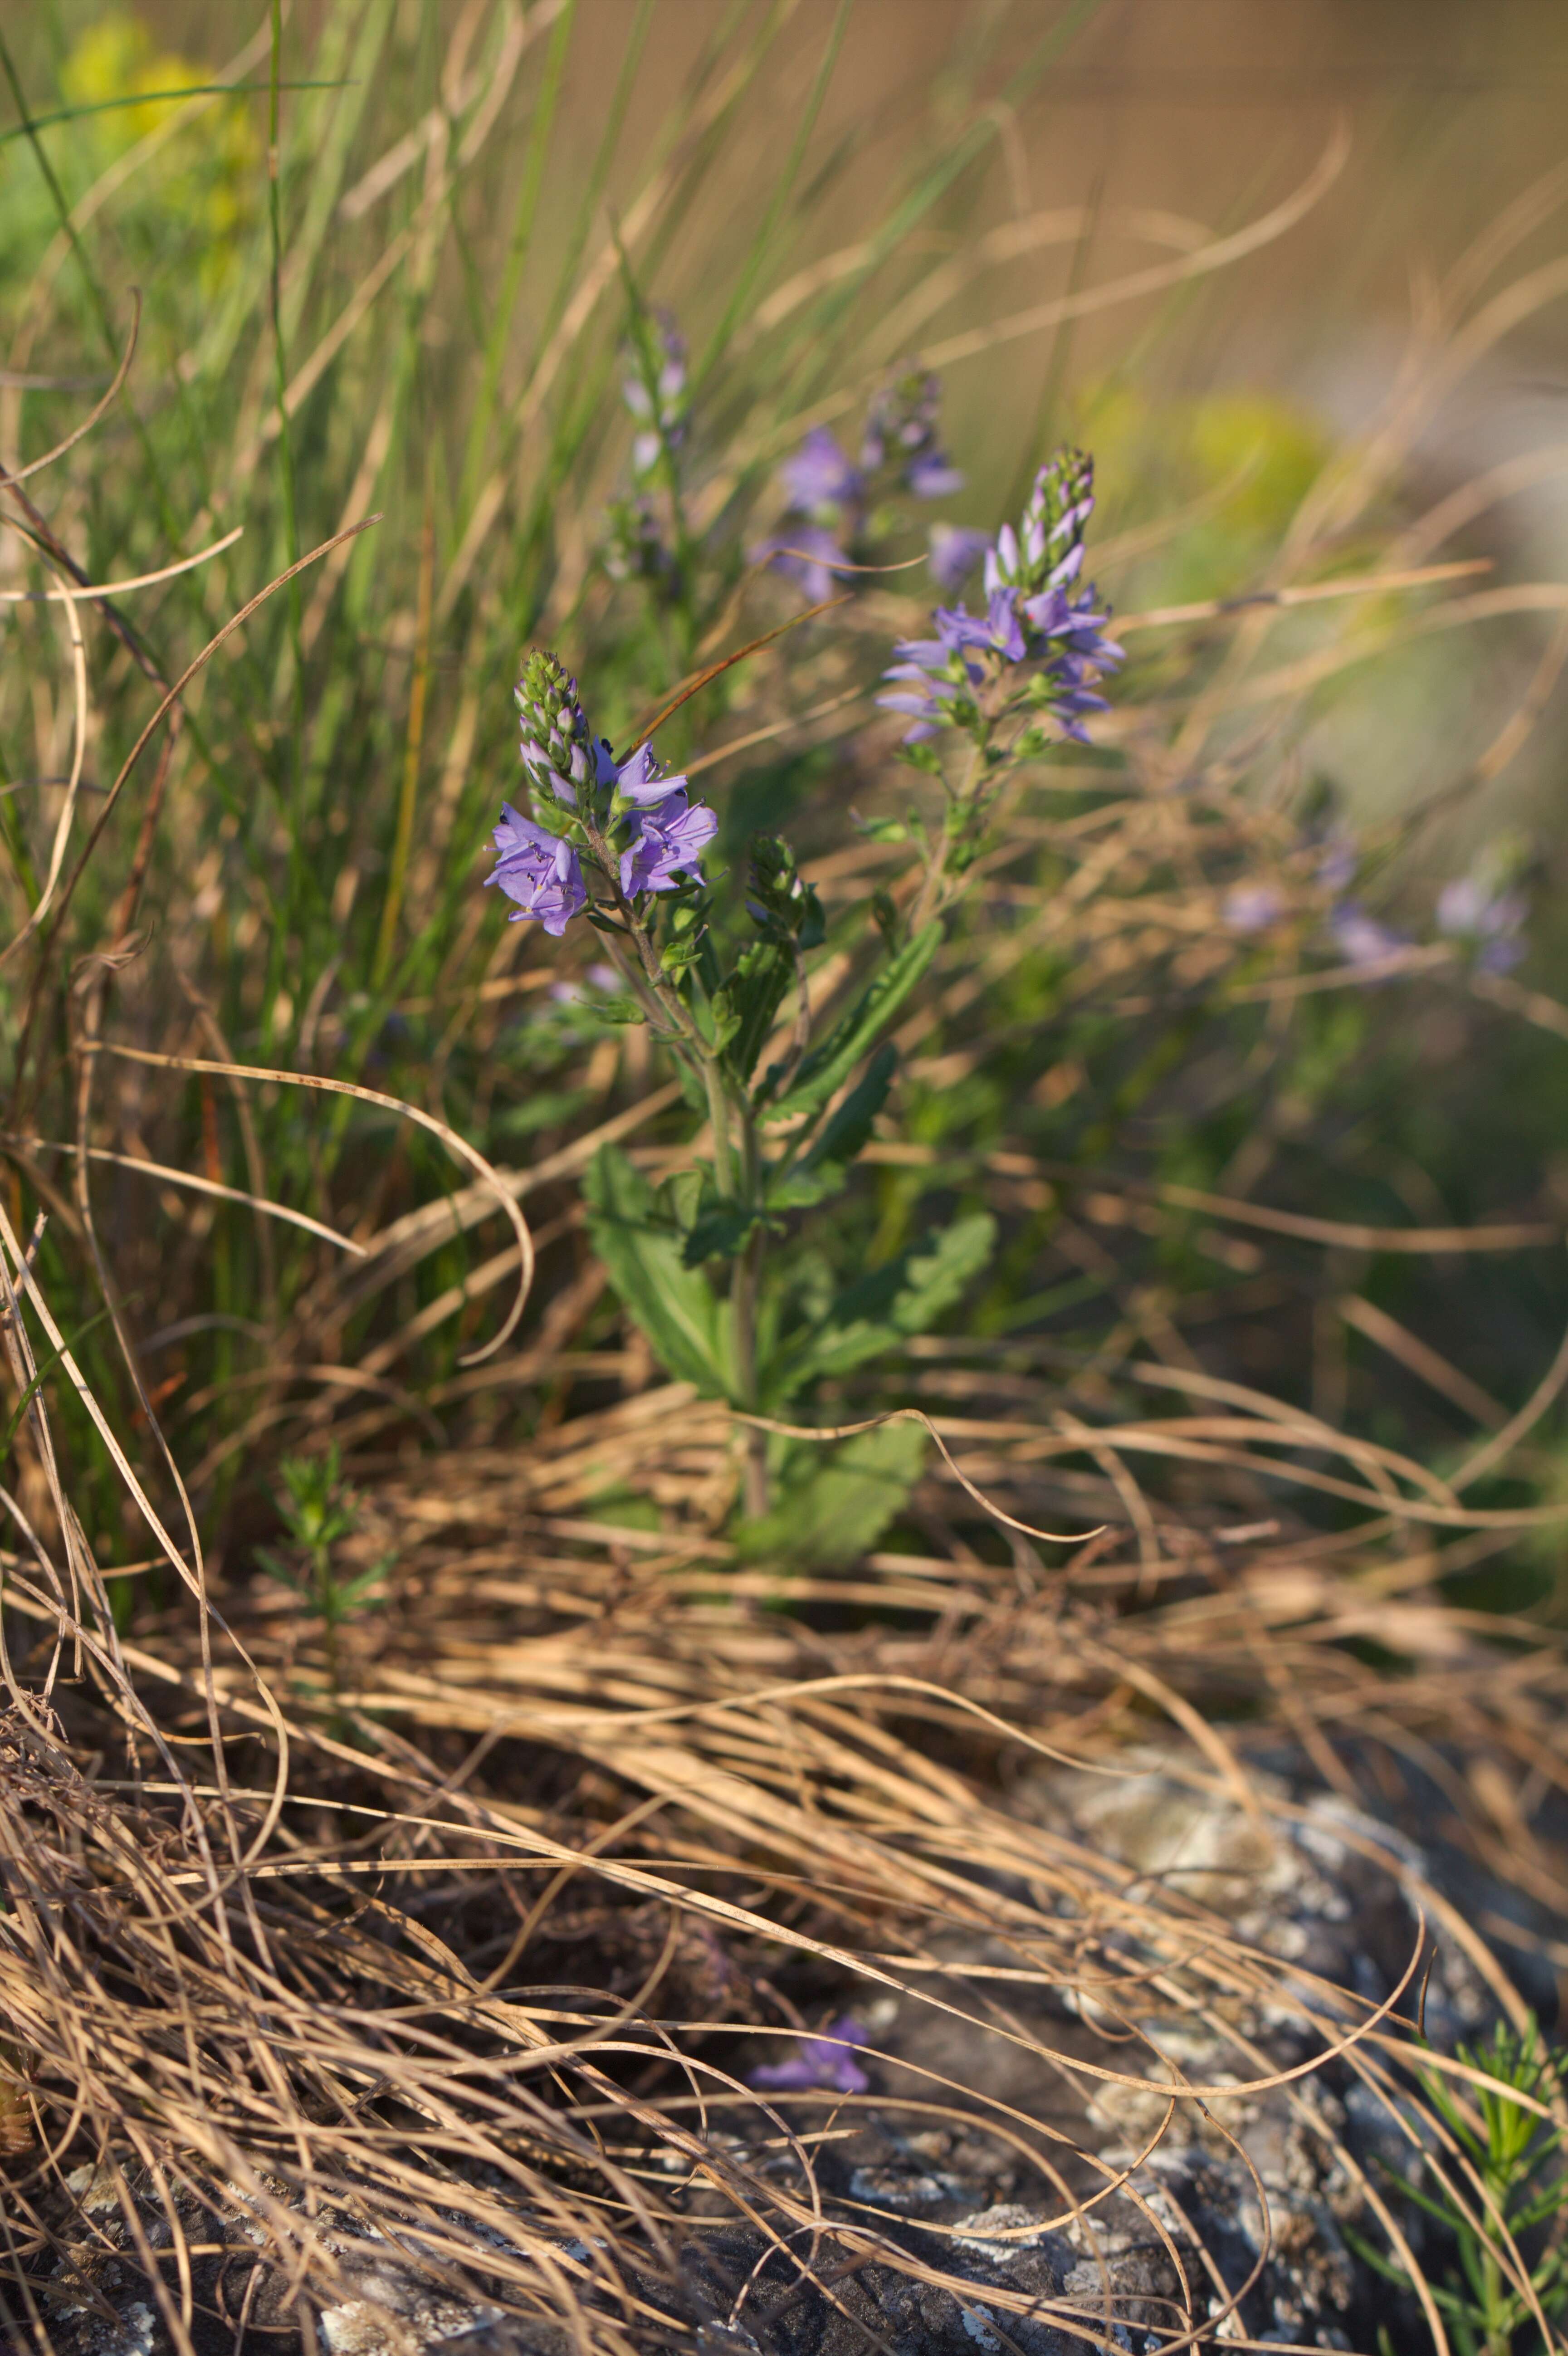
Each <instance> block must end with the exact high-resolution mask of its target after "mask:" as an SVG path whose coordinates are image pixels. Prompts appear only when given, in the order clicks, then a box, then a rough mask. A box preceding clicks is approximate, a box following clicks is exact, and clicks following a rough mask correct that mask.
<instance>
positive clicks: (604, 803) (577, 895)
mask: <svg viewBox="0 0 1568 2356" xmlns="http://www.w3.org/2000/svg"><path fill="white" fill-rule="evenodd" d="M517 710H518V712H519V714H520V717H521V723H522V758H523V766H524V768H525V769H526V770H527V772H528V782H529V788H530V790H529V807H530V809H531V810H532V813H533V815H532V816H531V818H525V817H523V816H522V815H521V813H520V812H519V811H517V810H516V809H513V807H512V805H511V803H510V802H504V803H503V804H502V806H501V822H500V824H499V825H498V826H497V827H496V830H495V836H494V840H495V844H496V851H497V853H498V857H497V861H496V868H495V872H494V873H492V874H491V875H489V876H487V877H486V879H485V880H486V882H487V883H496V884H499V886H500V888H501V890H502V891H503V892H504V893H505V894H506V895H507V898H508V899H509V900H512V901H514V902H515V903H516V908H515V911H514V914H513V916H512V919H511V921H512V922H513V923H514V924H517V923H520V922H521V921H522V920H523V919H524V918H525V917H534V918H537V919H538V921H539V923H540V924H542V925H543V926H544V928H545V930H546V932H547V933H551V934H554V935H556V936H557V937H559V936H560V934H561V933H563V932H564V931H565V929H566V927H567V926H568V924H569V923H570V922H571V918H572V917H573V916H581V914H582V913H583V911H584V910H585V909H586V908H587V907H588V906H589V905H590V902H591V896H592V895H591V894H590V890H589V882H588V875H587V874H585V873H584V862H585V861H586V862H587V863H588V869H589V873H592V872H594V871H595V870H596V871H597V872H598V873H600V874H601V875H603V876H604V877H605V878H606V880H608V879H609V877H610V876H611V875H612V874H613V878H614V883H615V884H618V886H619V890H620V893H621V895H622V897H623V898H624V899H625V900H628V901H635V900H636V899H637V898H639V897H640V896H641V895H642V894H645V893H663V892H679V891H682V890H684V889H686V888H687V887H688V885H691V884H699V883H701V881H702V870H701V863H700V862H701V854H702V852H703V851H704V850H705V849H706V847H707V845H708V844H709V842H711V841H712V840H713V837H714V835H715V834H716V833H717V831H718V828H719V821H718V819H717V818H716V817H715V816H714V814H713V812H712V810H710V809H708V808H707V806H706V805H705V804H704V803H701V802H698V803H695V804H694V803H692V802H691V801H690V800H689V799H688V795H687V790H686V782H687V781H686V779H685V778H684V777H679V776H667V775H666V774H665V772H664V771H663V770H661V768H660V767H659V765H658V763H657V762H656V760H655V758H654V755H653V752H652V749H651V747H650V746H648V745H647V744H640V745H639V746H638V747H637V749H636V751H635V752H634V753H633V754H632V755H630V756H629V758H627V759H626V760H624V761H622V762H617V761H616V759H615V756H614V755H613V752H612V751H611V749H610V744H609V740H608V738H607V737H595V735H594V734H593V732H592V728H591V727H590V725H589V722H588V716H587V714H586V712H584V710H583V708H582V704H581V700H580V698H579V696H578V691H577V681H576V680H574V679H573V678H572V677H571V674H570V673H569V672H568V671H567V669H566V668H565V666H564V665H563V664H562V663H561V662H560V659H559V658H558V657H557V656H555V655H553V654H547V653H542V652H541V653H535V654H532V655H530V656H529V657H528V662H527V664H526V665H525V666H524V669H523V676H522V678H521V679H520V680H518V682H517ZM613 892H614V885H612V898H613Z"/></svg>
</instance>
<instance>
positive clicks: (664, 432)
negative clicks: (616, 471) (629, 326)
mask: <svg viewBox="0 0 1568 2356" xmlns="http://www.w3.org/2000/svg"><path fill="white" fill-rule="evenodd" d="M650 341H651V342H652V344H653V346H654V349H655V352H656V355H657V359H658V366H657V368H656V370H655V372H654V377H653V382H652V384H651V385H650V384H649V383H648V381H647V377H646V369H647V362H646V361H645V359H644V356H643V354H642V353H641V352H640V351H638V350H636V349H635V348H634V349H633V352H632V354H631V359H632V373H631V374H630V375H629V376H628V377H627V378H626V380H625V381H624V384H623V386H622V388H621V389H622V392H623V394H624V399H625V403H626V406H627V408H628V409H629V410H630V411H631V412H632V414H633V416H634V417H635V418H637V419H638V420H639V421H640V422H641V423H642V424H643V426H644V431H643V432H642V433H641V434H638V435H637V436H636V438H635V441H634V442H633V444H632V473H633V475H634V477H635V478H636V479H637V480H638V481H642V480H644V479H645V477H647V476H649V475H651V474H652V472H653V470H654V468H655V467H656V466H657V465H658V462H659V460H660V458H661V457H662V456H663V455H664V453H665V452H666V451H667V450H670V451H674V450H678V449H679V447H680V445H681V444H682V442H683V441H684V440H685V438H686V412H687V377H686V340H685V338H684V337H683V336H682V335H681V333H680V331H679V329H678V328H677V326H676V324H675V321H674V319H673V318H672V317H671V316H670V315H669V313H668V312H667V311H661V312H659V313H658V314H657V315H656V317H655V319H654V321H653V326H652V333H651V337H650Z"/></svg>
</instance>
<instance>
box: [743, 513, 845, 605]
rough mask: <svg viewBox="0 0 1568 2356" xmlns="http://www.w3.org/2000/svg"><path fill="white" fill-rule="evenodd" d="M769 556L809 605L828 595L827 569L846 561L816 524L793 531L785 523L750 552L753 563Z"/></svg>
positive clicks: (830, 588)
mask: <svg viewBox="0 0 1568 2356" xmlns="http://www.w3.org/2000/svg"><path fill="white" fill-rule="evenodd" d="M770 557H771V558H772V559H773V563H774V566H775V568H776V570H777V571H778V572H780V573H787V574H788V576H789V578H790V579H791V580H792V581H798V582H799V584H800V585H801V587H802V588H803V589H804V590H805V597H806V603H807V605H821V604H822V603H823V601H824V599H825V598H827V597H831V596H832V594H833V583H834V574H833V573H832V571H831V569H830V568H831V567H832V566H834V565H835V564H847V563H848V561H849V560H848V557H847V556H846V554H845V552H844V550H843V548H842V547H841V546H840V544H839V542H838V541H837V540H835V538H834V537H833V534H832V533H831V532H830V531H828V530H827V529H826V527H825V526H823V525H822V524H819V523H801V524H797V525H795V529H794V530H791V529H790V527H789V526H788V524H787V523H786V524H785V525H784V529H783V530H780V531H778V532H775V534H774V535H773V539H772V540H764V541H762V542H761V544H760V545H759V546H758V547H756V548H753V549H752V551H751V558H752V563H753V564H765V563H766V562H768V560H769V558H770Z"/></svg>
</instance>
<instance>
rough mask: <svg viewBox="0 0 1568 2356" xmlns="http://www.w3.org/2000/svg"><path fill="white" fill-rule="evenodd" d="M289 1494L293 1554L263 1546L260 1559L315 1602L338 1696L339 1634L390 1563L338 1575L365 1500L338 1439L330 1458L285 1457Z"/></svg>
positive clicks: (286, 1507)
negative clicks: (343, 1546) (340, 1552)
mask: <svg viewBox="0 0 1568 2356" xmlns="http://www.w3.org/2000/svg"><path fill="white" fill-rule="evenodd" d="M278 1469H279V1472H281V1474H282V1476H283V1488H284V1492H285V1494H284V1496H283V1498H282V1499H281V1500H280V1505H281V1508H282V1512H283V1520H284V1522H285V1524H286V1525H287V1527H288V1533H289V1538H290V1541H291V1545H290V1556H292V1559H290V1558H288V1557H285V1556H283V1555H280V1554H276V1553H274V1552H273V1551H272V1548H271V1547H257V1549H256V1558H257V1560H258V1561H259V1562H261V1563H262V1564H263V1565H264V1566H265V1567H266V1569H268V1570H270V1571H271V1572H272V1576H273V1578H274V1579H281V1580H283V1584H284V1585H285V1586H286V1587H292V1588H293V1590H294V1592H295V1594H296V1595H300V1596H302V1597H304V1599H305V1601H307V1602H308V1603H309V1605H310V1607H311V1609H312V1610H313V1611H314V1612H315V1614H316V1616H317V1618H318V1619H319V1620H320V1622H321V1625H322V1635H323V1639H324V1642H325V1651H326V1676H327V1683H328V1685H329V1687H331V1690H332V1692H333V1694H334V1696H335V1697H336V1695H337V1694H338V1693H339V1692H340V1691H341V1689H342V1674H341V1673H342V1657H341V1651H340V1647H339V1644H338V1632H339V1630H340V1629H341V1628H342V1627H343V1626H344V1624H345V1622H347V1621H348V1620H350V1619H351V1618H352V1617H353V1615H354V1614H355V1612H357V1610H358V1609H359V1607H360V1606H361V1605H362V1604H364V1603H366V1602H368V1601H369V1600H370V1598H371V1596H372V1595H373V1594H374V1593H375V1591H376V1590H377V1589H378V1588H379V1586H380V1584H381V1581H382V1580H383V1579H384V1578H385V1576H386V1572H387V1562H386V1560H385V1559H383V1560H381V1561H379V1562H375V1563H372V1564H371V1566H370V1568H369V1569H368V1570H362V1571H359V1572H357V1574H356V1575H355V1576H354V1577H353V1578H351V1579H342V1578H340V1577H339V1576H338V1573H337V1569H336V1563H335V1560H334V1549H335V1547H336V1545H337V1543H338V1541H339V1539H341V1538H346V1537H350V1536H351V1535H352V1533H353V1532H354V1531H355V1530H356V1529H357V1528H358V1526H359V1513H360V1500H359V1495H358V1493H357V1490H355V1489H354V1488H353V1487H352V1486H351V1485H350V1483H348V1482H347V1481H345V1479H344V1478H343V1462H342V1457H341V1454H340V1452H339V1450H338V1447H337V1443H336V1440H335V1441H334V1442H333V1443H332V1445H331V1446H330V1447H329V1448H328V1449H327V1451H326V1452H325V1455H324V1456H285V1457H284V1458H283V1462H282V1463H281V1464H280V1466H279V1468H278Z"/></svg>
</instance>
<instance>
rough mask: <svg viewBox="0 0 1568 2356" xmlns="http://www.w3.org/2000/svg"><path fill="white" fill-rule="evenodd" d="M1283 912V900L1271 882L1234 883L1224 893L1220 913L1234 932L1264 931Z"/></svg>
mask: <svg viewBox="0 0 1568 2356" xmlns="http://www.w3.org/2000/svg"><path fill="white" fill-rule="evenodd" d="M1284 914H1285V902H1284V900H1283V899H1282V898H1281V897H1280V894H1278V893H1277V892H1276V891H1275V887H1274V885H1273V884H1272V883H1237V884H1234V885H1233V886H1232V889H1231V890H1230V891H1229V892H1227V893H1226V894H1225V897H1224V899H1223V901H1222V902H1221V907H1220V915H1221V920H1222V921H1223V922H1224V923H1225V924H1227V925H1228V926H1230V928H1231V930H1232V932H1233V933H1263V932H1266V931H1267V930H1268V927H1269V926H1270V925H1274V924H1277V923H1278V921H1279V919H1280V917H1281V916H1283V915H1284Z"/></svg>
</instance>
